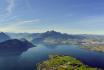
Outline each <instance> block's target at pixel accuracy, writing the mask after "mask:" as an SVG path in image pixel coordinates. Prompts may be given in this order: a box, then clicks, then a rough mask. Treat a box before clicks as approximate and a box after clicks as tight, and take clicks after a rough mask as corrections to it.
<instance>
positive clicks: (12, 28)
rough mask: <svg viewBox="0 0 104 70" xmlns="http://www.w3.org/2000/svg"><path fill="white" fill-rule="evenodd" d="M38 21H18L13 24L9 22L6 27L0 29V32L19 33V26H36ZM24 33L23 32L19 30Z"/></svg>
mask: <svg viewBox="0 0 104 70" xmlns="http://www.w3.org/2000/svg"><path fill="white" fill-rule="evenodd" d="M39 21H40V19H32V20H18V21H14V22H9V23H8V24H9V25H6V26H5V27H2V26H1V27H0V31H4V32H14V31H15V32H16V31H18V32H19V28H18V27H20V26H24V25H27V24H36V23H38V22H39ZM21 31H24V30H20V32H21Z"/></svg>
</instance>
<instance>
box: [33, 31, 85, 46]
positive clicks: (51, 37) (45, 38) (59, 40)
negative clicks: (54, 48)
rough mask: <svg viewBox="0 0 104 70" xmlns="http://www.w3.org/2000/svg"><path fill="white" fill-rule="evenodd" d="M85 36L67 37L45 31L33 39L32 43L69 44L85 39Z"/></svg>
mask: <svg viewBox="0 0 104 70" xmlns="http://www.w3.org/2000/svg"><path fill="white" fill-rule="evenodd" d="M85 38H86V37H85V36H80V35H69V34H65V33H60V32H56V31H47V32H45V33H41V35H40V36H39V37H38V38H34V39H33V40H32V43H37V42H38V43H39V42H40V43H45V44H69V43H76V41H79V40H82V39H85Z"/></svg>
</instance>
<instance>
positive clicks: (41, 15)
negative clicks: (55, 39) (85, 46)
mask: <svg viewBox="0 0 104 70" xmlns="http://www.w3.org/2000/svg"><path fill="white" fill-rule="evenodd" d="M49 30H55V31H59V32H63V33H70V34H104V31H103V30H104V0H0V31H3V32H35V33H36V32H45V31H49Z"/></svg>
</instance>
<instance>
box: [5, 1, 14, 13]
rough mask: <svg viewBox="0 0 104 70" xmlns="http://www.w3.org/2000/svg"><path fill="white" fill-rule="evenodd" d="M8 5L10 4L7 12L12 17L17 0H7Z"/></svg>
mask: <svg viewBox="0 0 104 70" xmlns="http://www.w3.org/2000/svg"><path fill="white" fill-rule="evenodd" d="M7 3H8V6H7V7H6V12H7V14H8V15H10V14H11V13H12V11H13V8H14V6H15V0H7Z"/></svg>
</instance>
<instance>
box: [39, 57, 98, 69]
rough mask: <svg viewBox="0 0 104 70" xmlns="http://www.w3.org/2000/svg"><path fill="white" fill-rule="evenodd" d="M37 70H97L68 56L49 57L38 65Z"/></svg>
mask: <svg viewBox="0 0 104 70" xmlns="http://www.w3.org/2000/svg"><path fill="white" fill-rule="evenodd" d="M38 70H98V69H96V68H92V67H89V66H87V65H84V64H83V63H81V62H80V61H79V60H76V59H75V58H73V57H70V56H58V55H55V56H52V55H51V56H49V59H48V60H46V61H43V62H42V63H39V64H38Z"/></svg>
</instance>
